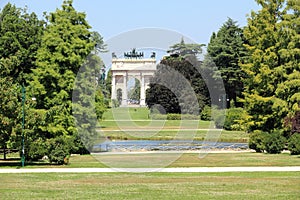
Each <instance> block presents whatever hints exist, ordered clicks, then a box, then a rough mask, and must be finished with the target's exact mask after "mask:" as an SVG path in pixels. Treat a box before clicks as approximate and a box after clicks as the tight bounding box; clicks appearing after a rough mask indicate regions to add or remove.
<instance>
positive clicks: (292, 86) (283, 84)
mask: <svg viewBox="0 0 300 200" xmlns="http://www.w3.org/2000/svg"><path fill="white" fill-rule="evenodd" d="M283 13H284V14H283V16H282V20H281V21H280V23H279V24H278V30H279V35H280V36H281V37H279V38H278V43H279V45H280V49H279V51H278V55H279V58H280V66H279V67H277V68H276V71H275V73H276V74H277V75H278V76H279V80H280V82H279V83H278V85H277V87H276V90H275V100H274V105H273V110H274V112H276V114H277V115H278V116H279V117H280V118H281V119H282V122H283V124H284V125H285V128H286V130H287V131H289V132H291V134H294V133H300V61H299V60H300V50H299V49H300V41H299V35H300V23H299V18H300V7H299V3H297V2H296V1H293V0H289V1H287V6H286V7H285V9H284V11H283Z"/></svg>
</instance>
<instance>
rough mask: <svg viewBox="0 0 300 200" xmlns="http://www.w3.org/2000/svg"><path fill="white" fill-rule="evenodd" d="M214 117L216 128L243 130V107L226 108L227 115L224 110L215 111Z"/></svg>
mask: <svg viewBox="0 0 300 200" xmlns="http://www.w3.org/2000/svg"><path fill="white" fill-rule="evenodd" d="M213 112H214V113H213V117H214V121H215V125H216V128H224V129H225V130H236V131H238V130H243V129H244V128H243V126H242V125H241V121H242V119H243V117H244V115H245V111H244V110H243V108H230V109H227V110H226V117H225V116H224V111H214V110H213Z"/></svg>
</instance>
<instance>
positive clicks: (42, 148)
mask: <svg viewBox="0 0 300 200" xmlns="http://www.w3.org/2000/svg"><path fill="white" fill-rule="evenodd" d="M26 153H27V154H26V160H32V161H37V160H39V159H41V158H43V156H45V155H46V154H47V148H46V144H45V141H43V140H42V139H41V138H39V139H37V140H35V141H33V142H30V145H29V147H28V150H27V152H26Z"/></svg>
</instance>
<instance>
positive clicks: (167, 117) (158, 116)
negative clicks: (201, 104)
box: [151, 113, 199, 120]
mask: <svg viewBox="0 0 300 200" xmlns="http://www.w3.org/2000/svg"><path fill="white" fill-rule="evenodd" d="M151 119H156V120H199V116H197V115H190V114H174V113H169V114H167V115H163V114H151Z"/></svg>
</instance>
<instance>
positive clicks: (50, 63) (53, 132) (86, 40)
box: [30, 0, 95, 151]
mask: <svg viewBox="0 0 300 200" xmlns="http://www.w3.org/2000/svg"><path fill="white" fill-rule="evenodd" d="M47 20H48V21H47V26H46V29H45V33H44V35H43V37H42V43H41V47H40V48H39V50H38V53H37V61H36V65H37V68H36V69H34V70H33V74H34V75H33V78H32V79H33V80H32V82H31V83H30V84H31V85H32V88H34V92H35V96H36V97H37V104H36V108H37V109H45V110H46V111H47V112H46V119H45V120H46V121H45V124H44V125H43V126H42V130H43V131H45V132H47V138H58V137H62V138H63V139H62V140H60V141H65V142H66V141H68V142H69V140H67V139H68V138H70V137H71V138H72V136H74V137H73V138H76V134H77V130H76V128H75V122H74V117H73V116H72V92H73V86H74V81H75V78H76V74H77V73H78V70H79V68H80V67H81V66H82V65H83V64H84V62H85V60H86V58H87V56H88V55H89V54H90V53H91V51H92V50H93V49H94V47H95V42H93V41H92V39H91V32H90V31H89V29H90V28H91V27H90V26H89V24H88V23H87V21H86V20H85V14H84V13H80V12H77V11H76V10H75V9H74V7H73V6H72V1H70V0H66V1H64V2H63V5H62V8H61V9H57V10H56V11H55V12H53V13H50V14H49V15H48V16H47ZM53 142H55V141H53ZM62 145H66V146H68V145H69V144H62ZM60 148H61V147H58V149H57V150H58V151H61V149H60ZM66 149H70V148H67V147H66ZM51 151H53V149H51Z"/></svg>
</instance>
